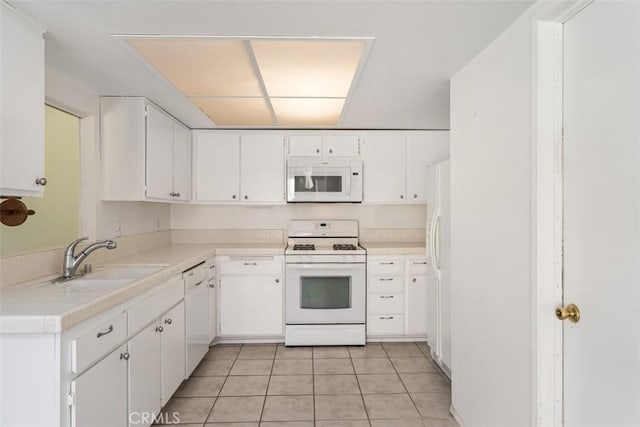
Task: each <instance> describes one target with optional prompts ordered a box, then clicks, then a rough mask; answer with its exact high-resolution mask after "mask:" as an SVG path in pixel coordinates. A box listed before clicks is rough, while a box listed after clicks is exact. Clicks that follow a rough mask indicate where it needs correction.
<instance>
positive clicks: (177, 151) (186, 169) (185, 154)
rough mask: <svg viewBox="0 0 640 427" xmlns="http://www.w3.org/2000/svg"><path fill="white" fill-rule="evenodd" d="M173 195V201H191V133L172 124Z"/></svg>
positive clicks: (175, 123)
mask: <svg viewBox="0 0 640 427" xmlns="http://www.w3.org/2000/svg"><path fill="white" fill-rule="evenodd" d="M173 193H174V197H173V198H172V199H175V200H189V199H191V131H190V130H189V129H187V128H186V127H184V126H182V125H181V124H179V123H177V122H174V124H173Z"/></svg>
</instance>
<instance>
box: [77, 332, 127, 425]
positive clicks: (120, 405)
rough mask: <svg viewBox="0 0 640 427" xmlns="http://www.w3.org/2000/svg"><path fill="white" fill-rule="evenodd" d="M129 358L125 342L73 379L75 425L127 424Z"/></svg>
mask: <svg viewBox="0 0 640 427" xmlns="http://www.w3.org/2000/svg"><path fill="white" fill-rule="evenodd" d="M127 358H128V353H127V346H126V345H121V346H120V347H118V348H116V349H115V350H114V351H112V352H111V353H110V354H109V355H108V356H106V357H105V358H104V359H102V360H100V361H99V362H98V363H97V364H95V365H94V366H93V367H91V368H90V369H89V370H87V371H86V372H84V373H83V374H82V375H80V376H79V377H77V378H76V379H74V380H73V381H71V395H72V399H73V404H72V405H71V426H73V427H86V426H91V427H118V426H122V427H124V426H126V425H127V360H126V359H127Z"/></svg>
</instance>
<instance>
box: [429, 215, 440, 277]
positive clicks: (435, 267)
mask: <svg viewBox="0 0 640 427" xmlns="http://www.w3.org/2000/svg"><path fill="white" fill-rule="evenodd" d="M439 218H440V209H436V211H435V212H434V213H433V217H432V218H431V229H430V231H429V251H430V252H431V256H432V258H433V259H432V262H431V268H432V269H433V274H434V276H436V279H438V280H440V267H439V265H438V258H437V253H436V251H437V249H436V239H437V235H436V227H437V224H438V223H439V221H440V219H439Z"/></svg>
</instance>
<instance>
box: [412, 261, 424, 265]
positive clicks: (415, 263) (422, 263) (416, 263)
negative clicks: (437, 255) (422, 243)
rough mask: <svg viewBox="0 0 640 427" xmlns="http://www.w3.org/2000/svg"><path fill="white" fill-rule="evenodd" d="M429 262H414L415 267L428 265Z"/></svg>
mask: <svg viewBox="0 0 640 427" xmlns="http://www.w3.org/2000/svg"><path fill="white" fill-rule="evenodd" d="M426 264H427V261H414V263H413V265H426Z"/></svg>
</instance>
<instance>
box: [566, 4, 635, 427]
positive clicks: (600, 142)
mask: <svg viewBox="0 0 640 427" xmlns="http://www.w3.org/2000/svg"><path fill="white" fill-rule="evenodd" d="M563 62H564V67H565V68H564V112H563V114H564V149H563V150H564V152H563V161H564V176H563V180H564V184H563V185H564V189H563V191H564V219H563V220H564V248H563V253H564V268H563V275H564V283H563V285H564V289H563V294H564V295H563V299H564V305H565V306H566V305H567V304H569V303H575V304H576V305H577V306H578V307H579V309H580V312H581V317H580V320H579V322H578V323H572V322H570V321H568V320H565V321H564V324H563V328H564V332H563V334H564V378H563V383H564V425H565V426H567V427H573V426H638V425H640V404H639V402H640V262H639V261H640V227H639V223H640V221H639V211H638V209H639V206H640V197H639V194H640V183H639V178H640V176H639V171H640V162H639V159H640V149H639V146H640V128H639V126H640V2H636V1H629V2H607V1H596V2H595V3H593V4H590V5H589V6H587V7H586V8H585V9H584V10H582V11H580V12H579V13H578V14H577V15H575V16H574V17H572V18H571V19H570V20H569V21H567V22H566V24H565V25H564V61H563Z"/></svg>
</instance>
